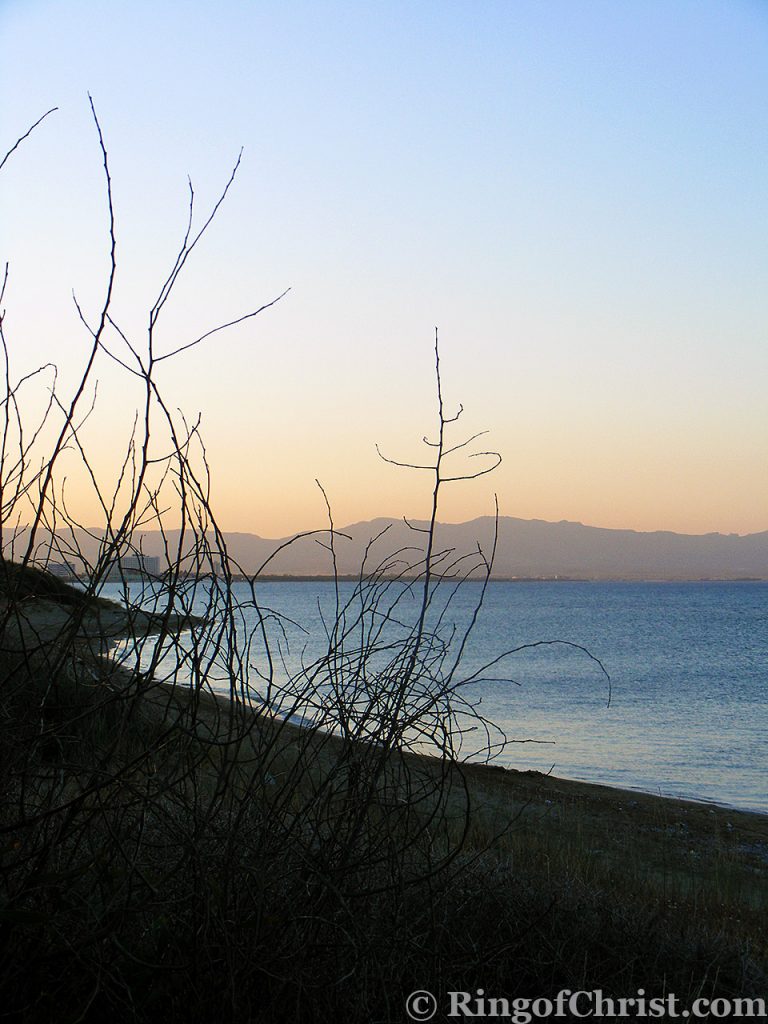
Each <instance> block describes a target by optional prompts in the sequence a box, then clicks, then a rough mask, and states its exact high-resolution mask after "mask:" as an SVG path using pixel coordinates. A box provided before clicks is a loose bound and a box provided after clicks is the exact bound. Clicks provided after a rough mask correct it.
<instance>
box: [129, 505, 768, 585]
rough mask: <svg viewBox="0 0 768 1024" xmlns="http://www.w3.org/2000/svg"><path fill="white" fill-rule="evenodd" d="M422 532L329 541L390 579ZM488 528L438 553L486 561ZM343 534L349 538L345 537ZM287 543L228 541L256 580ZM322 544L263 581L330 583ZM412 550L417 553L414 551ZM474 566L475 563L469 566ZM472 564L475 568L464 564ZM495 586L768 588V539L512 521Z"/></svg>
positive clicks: (312, 542) (348, 569) (356, 530)
mask: <svg viewBox="0 0 768 1024" xmlns="http://www.w3.org/2000/svg"><path fill="white" fill-rule="evenodd" d="M426 525H427V524H426V523H425V522H424V521H411V527H416V528H417V529H413V528H411V527H409V526H408V525H407V524H406V523H405V522H403V521H402V520H395V519H384V518H378V519H373V520H369V521H365V522H358V523H351V524H349V525H347V526H344V527H338V528H337V533H338V534H339V536H337V537H336V538H335V549H336V558H337V566H338V571H339V572H340V573H342V574H345V575H348V574H351V575H353V574H356V573H358V572H359V569H360V564H361V561H362V559H363V557H364V554H365V549H366V545H367V544H369V543H370V541H371V538H373V537H376V536H377V535H379V534H381V536H379V537H378V540H376V541H375V542H374V543H373V545H372V546H371V548H370V551H369V554H368V559H367V564H368V566H369V567H370V568H373V567H374V566H375V565H377V564H379V563H380V562H382V561H384V560H386V559H388V558H393V555H394V553H395V552H398V551H400V550H401V549H411V550H409V551H404V552H403V553H402V554H401V556H400V557H399V558H397V557H396V556H395V558H394V561H393V562H392V564H391V569H390V571H391V572H393V573H394V572H397V571H399V570H401V569H402V568H403V567H404V560H406V559H408V560H411V561H412V560H413V559H414V557H417V553H418V550H419V549H421V550H423V543H424V534H423V533H420V532H418V529H419V528H421V529H423V528H424V527H425V526H426ZM493 532H494V519H493V517H490V516H484V517H480V518H478V519H473V520H471V521H469V522H466V523H457V524H451V523H441V524H440V525H439V526H438V530H437V549H438V550H451V551H453V552H454V554H453V555H452V556H447V557H446V563H447V562H449V561H451V560H452V559H453V558H455V557H457V556H459V555H464V554H467V553H471V552H473V551H476V549H477V545H478V543H479V544H480V545H481V546H482V548H483V550H484V551H485V552H486V553H490V550H491V545H492V540H493ZM342 535H346V536H342ZM151 538H152V535H151V534H146V535H145V541H144V547H145V550H146V551H147V553H154V554H157V553H159V547H158V548H157V550H155V549H154V545H153V544H152V541H151ZM289 539H290V538H280V539H277V540H275V539H266V538H262V537H259V536H257V535H255V534H248V533H227V534H226V541H227V545H228V548H229V552H230V555H231V556H232V557H233V558H235V559H236V561H237V562H238V563H239V565H240V566H241V567H242V569H243V571H244V572H248V573H251V572H254V571H255V570H256V569H257V568H258V567H259V566H260V565H262V564H263V563H264V562H265V561H266V560H267V559H268V558H269V557H270V555H272V553H273V552H274V551H275V550H276V549H277V548H278V547H279V546H280V545H282V544H285V542H286V541H287V540H289ZM327 544H328V535H327V533H325V534H324V535H323V533H318V534H315V535H313V536H305V537H300V538H299V539H298V540H296V541H294V542H293V543H292V544H291V545H290V546H288V547H287V548H285V549H284V550H282V551H280V553H279V554H278V555H276V556H275V557H274V559H273V560H272V561H271V562H269V564H268V565H267V566H266V568H265V569H264V572H265V573H266V574H269V575H287V576H291V575H329V574H330V573H331V569H332V560H331V555H330V552H329V551H328V550H327ZM413 549H416V551H414V550H413ZM475 561H477V559H476V558H475ZM465 564H466V565H467V566H468V565H470V564H471V559H468V560H467V562H466V563H465ZM494 576H495V577H497V578H520V577H524V578H527V577H532V578H537V577H554V576H564V577H573V578H579V579H665V580H672V579H747V578H759V579H768V530H767V531H764V532H762V533H754V534H749V535H746V536H739V535H737V534H721V533H708V534H679V533H673V532H671V531H667V530H657V531H653V532H648V533H644V532H641V531H638V530H616V529H608V528H606V527H599V526H585V525H584V524H582V523H575V522H569V521H561V522H557V523H552V522H547V521H546V520H542V519H518V518H514V517H512V516H502V517H500V518H499V521H498V543H497V552H496V559H495V563H494Z"/></svg>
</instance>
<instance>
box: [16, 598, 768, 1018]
mask: <svg viewBox="0 0 768 1024" xmlns="http://www.w3.org/2000/svg"><path fill="white" fill-rule="evenodd" d="M38 599H41V598H38ZM49 599H50V598H48V597H46V598H45V600H49ZM27 614H28V617H29V619H30V620H34V615H35V613H34V610H33V609H32V608H31V605H30V602H29V601H27ZM6 648H7V649H6V650H5V652H4V653H3V655H2V678H3V688H2V709H1V710H2V720H1V728H2V736H1V737H0V739H1V740H2V746H0V757H1V758H2V777H3V779H4V780H5V782H4V787H3V796H2V805H1V806H0V827H1V828H2V842H1V843H0V867H1V868H2V879H3V881H2V891H1V893H0V955H1V959H0V962H1V963H2V969H1V971H0V1018H2V1016H3V1015H4V1016H5V1017H6V1018H8V1019H10V1018H14V1017H15V1018H17V1019H23V1020H25V1021H30V1022H36V1021H41V1022H42V1021H50V1020H53V1019H56V1020H58V1021H72V1022H74V1021H77V1020H80V1021H104V1020H111V1021H115V1022H120V1021H151V1020H155V1019H159V1018H162V1019H163V1020H164V1021H185V1022H186V1021H200V1022H204V1021H213V1020H227V1021H229V1020H231V1021H238V1022H239V1021H262V1020H263V1021H283V1020H285V1021H307V1022H310V1021H319V1022H322V1021H330V1020H334V1021H335V1020H348V1021H358V1020H360V1021H363V1020H365V1021H400V1020H404V1019H406V1016H405V1010H404V999H405V996H406V995H407V994H408V993H409V992H411V991H412V990H414V989H428V990H430V991H434V992H435V993H436V994H440V993H445V992H448V991H451V990H466V991H475V990H476V989H478V988H482V989H484V990H485V991H486V992H487V993H492V994H494V995H497V996H506V997H508V998H514V997H520V996H530V997H532V996H553V995H554V994H556V993H557V992H558V991H559V990H560V989H564V988H570V989H572V990H576V989H586V990H590V989H596V988H601V989H603V990H604V991H605V992H606V994H612V995H615V996H617V997H619V996H633V995H635V992H636V990H637V989H638V988H643V989H645V991H646V992H647V993H649V995H654V996H656V995H657V996H663V995H665V994H667V993H670V992H673V993H675V994H676V995H677V996H678V997H679V998H680V999H682V1000H684V1001H686V1002H690V1001H692V1000H693V999H694V998H697V997H700V996H705V997H710V998H712V997H715V996H725V997H732V996H735V995H758V996H759V995H765V994H766V992H768V975H767V974H766V965H767V964H768V928H767V927H766V914H765V911H766V907H767V906H768V818H766V817H765V816H762V815H758V814H749V813H745V812H739V811H732V810H728V809H724V808H719V807H710V806H707V805H700V804H695V803H690V802H685V801H678V800H669V799H662V798H659V797H654V796H649V795H646V794H639V793H633V792H625V791H621V790H616V789H611V788H608V787H602V786H594V785H587V784H583V783H578V782H569V781H565V780H560V779H556V778H550V777H547V776H543V775H540V774H538V773H535V772H531V773H520V772H514V771H508V770H504V769H501V768H494V767H492V766H475V765H461V764H458V763H455V762H454V761H453V760H452V759H450V758H446V757H442V758H441V757H435V758H428V757H423V756H418V755H416V754H413V753H409V752H408V751H403V750H399V749H396V748H395V747H394V746H393V747H392V748H391V749H386V748H385V747H382V746H381V745H377V744H364V743H360V742H359V741H358V740H356V739H354V738H353V739H350V738H348V737H344V736H342V735H336V736H334V735H329V734H328V733H326V732H322V731H313V730H308V729H300V728H298V727H296V726H295V725H293V724H291V723H290V722H286V721H282V720H278V719H272V718H269V717H267V716H264V715H263V714H259V713H258V712H257V711H255V710H254V709H252V708H249V707H248V706H246V705H244V704H243V703H237V702H231V701H227V700H225V699H223V698H220V697H217V696H215V695H213V694H212V693H210V692H207V691H206V689H205V688H204V687H201V688H195V687H187V688H185V687H181V686H168V685H165V684H163V683H161V682H160V681H159V680H158V679H156V678H153V677H152V676H148V675H146V674H142V673H140V672H136V671H131V670H129V669H127V668H125V667H121V666H119V665H117V664H115V662H113V661H111V660H110V659H109V658H107V657H104V656H103V655H102V654H100V653H98V651H97V650H95V649H94V648H93V647H88V646H87V645H86V647H84V646H83V645H74V646H66V645H64V646H61V645H59V646H57V644H56V643H55V642H53V641H49V642H46V643H42V644H41V645H40V646H39V648H37V649H36V650H34V651H23V652H20V651H18V650H16V649H14V648H13V645H10V647H9V646H8V645H6ZM437 1019H439V1015H438V1018H437Z"/></svg>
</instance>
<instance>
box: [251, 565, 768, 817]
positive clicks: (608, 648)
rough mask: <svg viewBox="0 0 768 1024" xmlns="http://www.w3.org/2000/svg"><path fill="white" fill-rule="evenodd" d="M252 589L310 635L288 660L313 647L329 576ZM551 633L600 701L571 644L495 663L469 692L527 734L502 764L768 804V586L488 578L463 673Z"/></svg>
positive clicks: (295, 637) (293, 637) (465, 596)
mask: <svg viewBox="0 0 768 1024" xmlns="http://www.w3.org/2000/svg"><path fill="white" fill-rule="evenodd" d="M239 587H240V585H238V584H236V585H235V592H236V593H238V588H239ZM241 592H242V593H243V594H245V589H243V590H242V591H241ZM478 592H479V585H478V584H474V583H470V584H465V586H464V588H463V589H462V591H461V592H460V593H459V594H458V595H457V598H456V600H455V603H454V605H452V611H451V615H452V617H453V618H454V619H455V620H456V621H458V622H460V623H461V622H466V621H467V616H468V615H469V614H470V611H471V607H472V605H473V604H474V602H475V600H476V598H477V595H478ZM349 593H351V587H346V586H342V594H344V595H346V594H349ZM257 595H258V597H259V600H260V603H261V604H262V605H264V606H267V607H270V608H273V609H275V610H277V611H279V612H281V613H282V614H284V615H286V616H288V617H289V618H290V619H291V620H293V621H294V622H298V623H302V624H304V626H305V627H306V628H307V629H308V631H309V633H308V634H304V633H302V632H301V631H300V630H298V629H296V628H295V627H292V626H290V624H289V625H288V626H286V633H287V639H288V640H289V641H290V644H291V652H292V653H291V654H290V655H289V661H290V659H291V658H293V659H294V662H293V663H294V664H296V663H298V657H299V654H298V652H299V651H300V650H301V649H302V647H305V658H306V657H311V656H312V654H313V653H315V652H316V651H319V650H320V649H321V647H322V643H321V636H322V620H321V618H320V613H319V612H318V603H319V605H320V606H321V607H325V608H326V609H328V608H330V607H331V606H332V603H333V588H332V586H331V585H330V584H317V583H266V584H260V585H259V588H258V591H257ZM415 606H416V602H415V599H414V600H413V601H411V602H410V603H409V602H408V601H407V600H406V601H405V602H404V604H403V606H402V608H401V609H400V611H401V613H402V615H403V616H404V617H407V615H408V613H409V610H410V611H411V612H413V610H414V609H415ZM553 639H559V640H567V641H571V642H573V643H576V644H580V645H583V646H585V647H586V648H588V649H589V651H590V652H591V653H592V654H593V655H594V656H595V657H597V658H599V659H600V660H601V661H602V663H603V664H604V665H605V667H606V669H607V670H608V672H609V673H610V675H611V681H612V696H611V702H610V706H607V686H606V680H605V677H604V676H603V675H602V674H601V672H600V670H599V667H598V666H597V665H595V663H594V662H592V661H590V659H589V658H588V657H587V656H586V655H584V654H582V653H581V652H579V651H575V650H573V649H570V648H567V647H562V646H555V647H539V648H536V649H533V650H530V651H525V652H520V653H518V654H515V655H512V656H510V657H509V658H507V659H505V660H504V661H503V662H502V664H501V665H500V666H496V667H495V668H494V670H493V674H494V675H498V676H506V677H507V681H504V680H494V681H484V682H478V683H475V684H473V685H472V687H471V688H469V692H470V693H471V695H472V699H473V700H476V701H480V702H481V703H480V710H481V711H482V712H483V713H484V714H485V716H486V717H488V718H490V719H491V720H493V721H495V722H497V723H498V724H499V725H500V726H501V727H502V728H503V729H504V731H505V732H506V734H507V735H508V737H509V738H511V739H514V740H535V741H537V742H535V743H513V744H512V745H510V746H509V747H508V748H507V750H506V751H505V752H504V753H503V754H502V755H501V756H500V758H499V761H500V762H501V763H503V764H507V765H510V766H513V767H515V768H522V769H525V768H532V769H537V770H540V771H549V770H552V771H553V773H554V774H556V775H561V776H565V777H569V778H574V779H583V780H586V781H590V782H603V783H607V784H610V785H616V786H622V787H626V788H635V789H641V790H646V791H648V792H653V793H661V794H663V795H666V796H684V797H690V798H694V799H700V800H712V801H716V802H719V803H723V804H729V805H732V806H737V807H743V808H749V809H755V810H762V811H768V777H767V773H766V769H768V743H767V740H768V583H738V584H731V583H663V584H651V583H493V584H491V585H490V586H489V588H488V591H487V594H486V599H485V604H484V607H483V609H482V611H481V614H480V617H479V619H478V622H477V625H476V628H475V630H474V633H473V637H472V641H471V643H470V646H469V648H468V650H467V652H466V657H465V659H464V662H463V673H464V675H469V674H471V673H472V672H474V671H475V670H476V669H477V668H478V667H479V666H480V665H481V664H483V663H485V662H487V661H489V660H490V659H491V658H493V657H495V656H496V655H498V654H501V653H502V652H503V651H505V650H507V649H509V648H511V647H516V646H519V645H521V644H526V643H531V642H535V641H539V640H553ZM509 679H514V680H515V681H516V683H517V684H519V685H516V684H515V683H513V682H511V681H509Z"/></svg>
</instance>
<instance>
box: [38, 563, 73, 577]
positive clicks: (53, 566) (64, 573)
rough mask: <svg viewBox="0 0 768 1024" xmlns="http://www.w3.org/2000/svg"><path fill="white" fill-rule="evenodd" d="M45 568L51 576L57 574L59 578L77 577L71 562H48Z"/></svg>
mask: <svg viewBox="0 0 768 1024" xmlns="http://www.w3.org/2000/svg"><path fill="white" fill-rule="evenodd" d="M45 568H46V569H47V571H48V572H49V573H50V574H51V576H58V577H59V579H65V580H71V579H77V569H75V567H74V565H73V564H72V562H49V563H48V564H47V565H46V567H45Z"/></svg>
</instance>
